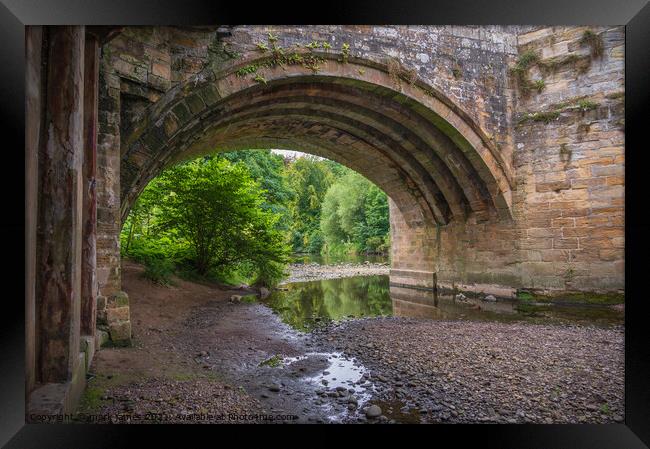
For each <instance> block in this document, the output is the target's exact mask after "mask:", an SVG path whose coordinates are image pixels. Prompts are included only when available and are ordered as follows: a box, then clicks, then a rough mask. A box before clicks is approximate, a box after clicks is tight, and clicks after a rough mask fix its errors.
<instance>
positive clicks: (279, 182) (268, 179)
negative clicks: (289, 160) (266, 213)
mask: <svg viewBox="0 0 650 449" xmlns="http://www.w3.org/2000/svg"><path fill="white" fill-rule="evenodd" d="M219 157H221V158H224V159H227V160H228V161H230V162H232V163H239V164H242V165H244V166H245V167H246V168H247V169H248V171H249V173H250V175H251V177H252V178H253V179H254V180H255V181H257V182H259V184H260V186H261V187H262V189H263V190H264V203H263V204H262V208H263V209H265V210H270V211H272V212H274V213H277V214H280V215H281V218H280V220H278V222H277V223H276V225H277V227H278V229H282V230H284V231H288V230H289V229H290V228H291V227H292V215H291V212H290V211H289V204H290V203H291V201H292V200H293V199H294V198H295V196H296V193H295V192H294V191H293V190H292V189H291V187H290V186H289V182H288V180H287V176H286V172H285V161H284V158H283V157H282V156H280V155H278V154H274V153H272V152H271V151H270V150H243V151H232V152H228V153H221V154H219Z"/></svg>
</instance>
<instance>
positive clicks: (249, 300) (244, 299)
mask: <svg viewBox="0 0 650 449" xmlns="http://www.w3.org/2000/svg"><path fill="white" fill-rule="evenodd" d="M241 302H244V303H246V304H254V303H256V302H257V296H255V295H245V296H242V297H241Z"/></svg>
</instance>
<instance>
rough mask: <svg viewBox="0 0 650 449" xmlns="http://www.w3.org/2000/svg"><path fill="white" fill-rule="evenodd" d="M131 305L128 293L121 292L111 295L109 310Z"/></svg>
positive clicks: (108, 304)
mask: <svg viewBox="0 0 650 449" xmlns="http://www.w3.org/2000/svg"><path fill="white" fill-rule="evenodd" d="M128 305H129V295H127V294H126V292H123V291H119V292H117V293H114V294H113V295H111V296H110V297H109V299H108V303H107V308H111V307H121V306H128Z"/></svg>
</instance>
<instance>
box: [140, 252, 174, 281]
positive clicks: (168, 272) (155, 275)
mask: <svg viewBox="0 0 650 449" xmlns="http://www.w3.org/2000/svg"><path fill="white" fill-rule="evenodd" d="M173 273H174V263H173V262H172V261H171V260H169V259H159V258H155V257H153V258H150V259H149V260H148V261H147V262H146V263H145V270H144V273H143V276H144V277H145V278H147V279H149V280H150V281H152V282H154V283H156V284H160V285H170V284H171V283H172V281H171V277H172V274H173Z"/></svg>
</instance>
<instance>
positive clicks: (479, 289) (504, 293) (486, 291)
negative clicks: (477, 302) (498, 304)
mask: <svg viewBox="0 0 650 449" xmlns="http://www.w3.org/2000/svg"><path fill="white" fill-rule="evenodd" d="M438 289H439V290H440V292H441V293H449V294H453V293H459V292H463V293H470V294H473V295H493V296H495V297H497V298H508V299H511V298H516V297H517V289H516V288H512V287H506V286H503V285H496V284H449V283H446V282H439V283H438Z"/></svg>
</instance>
